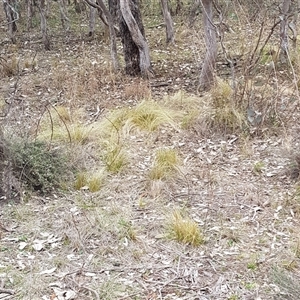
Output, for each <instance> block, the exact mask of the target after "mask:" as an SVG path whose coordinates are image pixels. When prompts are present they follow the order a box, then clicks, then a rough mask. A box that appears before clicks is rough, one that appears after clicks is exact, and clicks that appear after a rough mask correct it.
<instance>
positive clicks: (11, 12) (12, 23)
mask: <svg viewBox="0 0 300 300" xmlns="http://www.w3.org/2000/svg"><path fill="white" fill-rule="evenodd" d="M15 6H16V3H15V2H14V1H12V0H3V7H4V11H5V14H6V19H7V25H8V35H9V37H10V39H11V41H12V43H14V44H15V43H16V37H15V32H16V31H17V25H16V21H17V20H18V19H19V15H18V13H17V11H16V9H15Z"/></svg>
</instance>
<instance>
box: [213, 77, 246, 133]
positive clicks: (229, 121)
mask: <svg viewBox="0 0 300 300" xmlns="http://www.w3.org/2000/svg"><path fill="white" fill-rule="evenodd" d="M210 97H211V101H212V106H213V109H214V112H213V116H212V120H211V124H212V126H213V127H214V128H219V129H221V130H225V131H228V130H229V131H235V130H237V129H242V128H243V127H245V125H246V116H245V112H243V108H242V107H239V106H238V105H237V104H236V102H235V99H234V91H233V89H232V88H231V86H230V85H229V84H228V83H227V82H226V81H224V80H221V79H218V80H217V82H216V85H215V86H214V88H213V89H212V90H211V93H210Z"/></svg>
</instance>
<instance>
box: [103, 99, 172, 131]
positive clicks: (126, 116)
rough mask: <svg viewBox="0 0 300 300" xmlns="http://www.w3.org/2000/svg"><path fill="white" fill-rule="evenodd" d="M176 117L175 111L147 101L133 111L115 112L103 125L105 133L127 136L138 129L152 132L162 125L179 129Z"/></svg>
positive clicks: (125, 109) (124, 109)
mask: <svg viewBox="0 0 300 300" xmlns="http://www.w3.org/2000/svg"><path fill="white" fill-rule="evenodd" d="M175 116H176V112H175V111H172V110H170V109H168V108H166V107H164V106H162V105H159V104H158V103H156V102H154V101H152V100H145V101H142V102H141V103H140V104H138V105H137V106H135V107H133V108H131V109H129V108H123V109H120V110H116V111H113V112H112V113H111V114H110V115H109V116H108V117H107V119H106V120H105V121H104V123H103V125H102V127H103V133H104V134H105V132H106V133H107V134H109V133H110V132H111V131H112V130H114V131H118V132H119V131H121V132H122V133H124V134H125V135H126V134H128V133H129V132H131V131H132V130H137V129H138V130H143V131H149V132H152V131H155V130H157V129H158V128H159V127H160V126H162V125H169V126H171V127H173V128H177V125H176V121H175Z"/></svg>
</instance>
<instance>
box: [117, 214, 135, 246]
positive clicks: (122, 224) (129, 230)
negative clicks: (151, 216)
mask: <svg viewBox="0 0 300 300" xmlns="http://www.w3.org/2000/svg"><path fill="white" fill-rule="evenodd" d="M118 225H119V230H120V231H119V236H120V238H127V239H129V240H131V241H136V239H137V236H136V230H135V229H134V227H133V225H132V223H131V222H129V221H127V220H124V219H121V220H120V221H119V223H118Z"/></svg>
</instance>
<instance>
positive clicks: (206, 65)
mask: <svg viewBox="0 0 300 300" xmlns="http://www.w3.org/2000/svg"><path fill="white" fill-rule="evenodd" d="M212 5H213V1H212V0H202V7H203V16H202V18H203V26H204V37H205V46H206V55H205V59H204V62H203V65H202V70H201V73H200V82H199V85H200V88H201V89H209V88H210V87H211V86H212V85H213V83H214V77H215V75H214V73H215V68H216V59H217V36H216V30H215V26H214V24H213V7H212Z"/></svg>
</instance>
